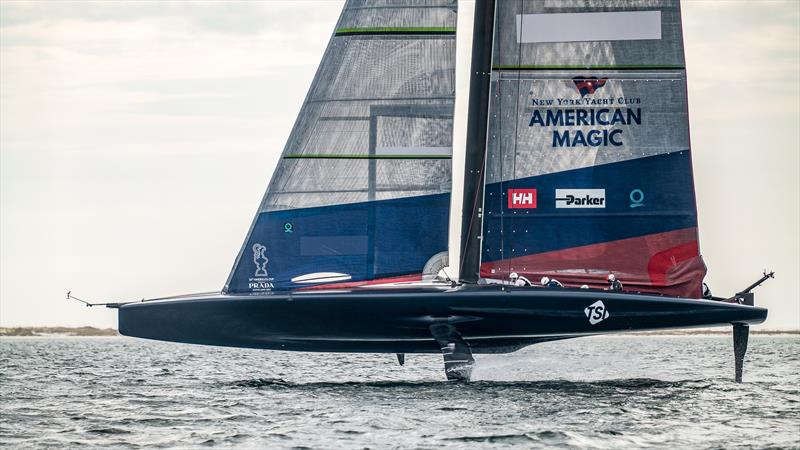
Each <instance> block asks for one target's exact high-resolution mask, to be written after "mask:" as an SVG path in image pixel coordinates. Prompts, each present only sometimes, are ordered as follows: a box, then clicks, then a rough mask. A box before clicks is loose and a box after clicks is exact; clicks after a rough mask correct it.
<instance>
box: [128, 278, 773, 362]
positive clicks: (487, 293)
mask: <svg viewBox="0 0 800 450" xmlns="http://www.w3.org/2000/svg"><path fill="white" fill-rule="evenodd" d="M598 300H600V301H602V302H603V305H604V307H605V310H606V311H608V316H607V317H606V318H604V319H603V320H602V321H600V322H598V323H595V324H594V325H593V324H591V323H590V321H589V318H588V317H587V312H586V308H587V307H589V306H590V305H593V304H594V303H595V302H597V301H598ZM592 312H593V313H596V311H592ZM597 317H602V315H597ZM766 317H767V310H766V309H765V308H759V307H755V306H747V305H739V304H732V303H724V302H718V301H707V300H694V299H682V298H672V297H660V296H652V295H639V294H630V293H613V292H606V291H596V290H575V289H544V288H517V289H514V288H510V289H509V288H507V287H506V288H505V290H504V289H502V288H500V287H486V286H484V287H461V288H457V289H452V290H448V291H443V290H369V291H358V292H351V291H348V292H320V293H303V294H298V293H293V294H288V293H287V294H272V295H267V296H227V295H216V296H205V297H185V298H176V299H170V300H158V301H146V302H139V303H129V304H124V305H121V306H120V307H119V330H120V333H122V334H124V335H126V336H134V337H140V338H147V339H157V340H163V341H173V342H185V343H192V344H205V345H219V346H229V347H247V348H263V349H274V350H295V351H317V352H386V353H439V352H441V349H440V346H439V345H438V344H437V342H436V340H435V339H434V338H433V336H432V335H431V331H430V327H431V325H433V324H436V323H448V324H450V325H452V326H454V327H455V328H456V329H457V330H458V332H459V333H460V334H461V336H463V339H464V340H465V341H466V342H467V343H469V345H470V347H471V348H472V351H473V352H475V353H506V352H512V351H515V350H518V349H520V348H522V347H525V346H528V345H531V344H535V343H538V342H544V341H551V340H557V339H567V338H571V337H578V336H588V335H597V334H608V333H619V332H626V331H640V330H661V329H674V328H692V327H709V326H722V325H730V324H732V323H742V324H757V323H761V322H763V321H764V320H765V319H766Z"/></svg>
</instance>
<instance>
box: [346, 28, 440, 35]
mask: <svg viewBox="0 0 800 450" xmlns="http://www.w3.org/2000/svg"><path fill="white" fill-rule="evenodd" d="M334 34H335V35H336V36H357V35H381V34H384V35H420V34H436V35H440V34H444V35H455V34H456V29H455V28H453V27H364V28H338V29H337V30H336V32H335V33H334Z"/></svg>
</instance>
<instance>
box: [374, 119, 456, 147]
mask: <svg viewBox="0 0 800 450" xmlns="http://www.w3.org/2000/svg"><path fill="white" fill-rule="evenodd" d="M410 111H414V109H411V110H410ZM422 112H424V110H421V111H420V113H422ZM412 113H413V112H412ZM376 120H377V123H376V125H375V126H376V127H377V133H376V143H375V146H376V147H375V154H376V155H378V156H399V157H413V156H417V157H421V158H425V157H433V158H436V157H443V158H444V157H450V156H451V155H452V153H453V147H452V140H453V119H452V118H451V117H447V118H442V117H426V116H421V117H420V116H406V115H401V116H377V119H376Z"/></svg>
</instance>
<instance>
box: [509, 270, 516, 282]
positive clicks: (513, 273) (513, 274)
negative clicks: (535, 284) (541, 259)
mask: <svg viewBox="0 0 800 450" xmlns="http://www.w3.org/2000/svg"><path fill="white" fill-rule="evenodd" d="M508 278H511V280H512V281H513V280H516V279H517V278H519V275H517V272H511V274H510V275H508Z"/></svg>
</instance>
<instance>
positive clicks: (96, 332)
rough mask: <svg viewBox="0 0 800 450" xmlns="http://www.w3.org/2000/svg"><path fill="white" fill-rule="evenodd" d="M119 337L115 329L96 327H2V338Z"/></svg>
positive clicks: (0, 335) (0, 328)
mask: <svg viewBox="0 0 800 450" xmlns="http://www.w3.org/2000/svg"><path fill="white" fill-rule="evenodd" d="M89 336H119V332H117V330H115V329H113V328H95V327H0V337H89Z"/></svg>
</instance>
